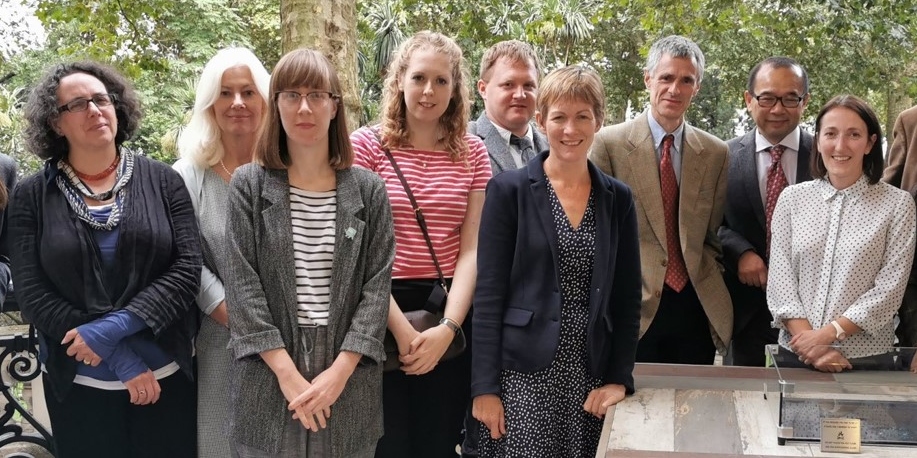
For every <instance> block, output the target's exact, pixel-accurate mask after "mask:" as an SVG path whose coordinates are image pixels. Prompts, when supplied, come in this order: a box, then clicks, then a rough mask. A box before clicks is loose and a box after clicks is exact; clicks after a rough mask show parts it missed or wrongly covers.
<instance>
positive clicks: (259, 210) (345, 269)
mask: <svg viewBox="0 0 917 458" xmlns="http://www.w3.org/2000/svg"><path fill="white" fill-rule="evenodd" d="M289 186H290V185H289V181H288V178H287V172H286V170H274V169H265V168H263V167H261V166H259V165H256V164H248V165H245V166H243V167H240V168H239V169H238V170H236V172H235V174H234V176H233V179H232V186H231V187H232V189H231V194H230V208H231V209H232V210H231V211H232V213H231V215H230V227H229V229H228V230H229V237H228V239H229V240H230V243H231V246H232V248H231V250H230V252H229V253H227V255H228V256H229V257H230V271H229V275H227V278H226V279H225V281H224V285H225V286H226V292H227V300H228V301H227V303H228V304H229V323H230V335H231V337H230V341H229V349H230V350H231V351H232V354H233V358H234V359H233V366H232V370H231V371H230V374H231V375H230V387H231V393H229V396H230V397H231V403H230V405H231V406H232V407H231V409H232V411H231V413H230V430H231V437H233V438H234V439H235V440H237V441H239V442H241V443H243V444H245V445H248V446H250V447H255V448H258V449H261V450H265V451H268V452H270V453H277V452H278V449H279V447H280V444H281V437H282V434H283V430H284V426H285V425H286V424H287V422H288V421H289V419H290V412H289V411H288V410H287V401H286V399H285V398H284V396H283V393H282V392H281V391H280V387H279V385H278V383H277V379H276V377H275V376H274V373H273V372H272V371H271V369H270V368H269V367H268V365H267V364H266V363H265V362H264V360H262V359H261V357H260V356H259V354H260V353H261V352H263V351H266V350H272V349H276V348H286V349H287V351H288V352H289V353H290V356H291V358H292V359H293V361H296V362H299V361H302V359H303V351H302V345H301V344H300V328H299V326H298V325H297V320H296V310H297V297H296V273H295V266H294V261H293V231H292V227H291V223H290V188H289ZM394 259H395V236H394V229H393V226H392V214H391V206H390V205H389V201H388V194H387V193H386V192H385V184H384V183H383V182H382V180H381V179H380V178H379V177H378V176H377V175H376V174H374V173H372V172H370V171H368V170H364V169H361V168H358V167H351V168H348V169H345V170H340V171H338V172H337V217H336V219H335V246H334V258H333V260H332V267H331V309H330V316H329V317H328V329H327V335H328V341H327V342H325V345H326V348H328V349H329V351H330V352H331V353H332V354H331V355H328V356H326V357H325V358H324V359H325V360H326V361H331V360H333V358H334V357H336V356H337V355H338V353H340V352H341V351H344V350H346V351H352V352H355V353H359V354H361V355H363V359H362V361H361V362H360V364H359V365H358V366H357V368H356V370H355V371H354V372H353V375H351V376H350V379H349V380H348V381H347V385H346V387H345V388H344V391H343V392H342V393H341V395H340V397H339V398H338V400H337V402H336V403H334V406H333V410H334V416H332V417H331V418H330V419H329V420H328V428H329V430H330V432H331V450H332V456H333V457H341V458H343V457H348V456H352V455H353V454H354V453H355V452H356V451H358V450H363V449H364V448H367V447H370V446H372V445H373V444H375V443H376V441H377V440H378V439H379V437H381V436H382V361H384V359H385V353H384V350H383V348H382V339H383V337H384V336H385V328H386V320H387V319H388V304H389V295H390V293H391V278H392V262H393V261H394Z"/></svg>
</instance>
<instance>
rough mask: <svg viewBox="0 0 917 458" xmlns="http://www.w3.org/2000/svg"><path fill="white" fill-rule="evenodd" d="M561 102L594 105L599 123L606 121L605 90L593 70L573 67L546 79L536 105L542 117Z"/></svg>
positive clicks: (550, 75)
mask: <svg viewBox="0 0 917 458" xmlns="http://www.w3.org/2000/svg"><path fill="white" fill-rule="evenodd" d="M561 100H578V101H582V102H586V103H588V104H590V105H592V112H593V114H594V115H595V117H596V121H597V123H598V124H602V123H603V122H604V121H605V89H604V88H603V87H602V79H601V78H599V74H598V73H596V72H595V70H593V69H591V68H588V67H585V66H582V65H571V66H569V67H564V68H559V69H557V70H554V71H553V72H551V73H548V76H546V77H544V80H543V81H542V83H541V87H539V88H538V101H537V102H536V103H535V106H536V108H537V109H538V112H539V113H541V116H547V115H548V110H549V109H550V108H551V106H552V105H554V104H555V103H557V102H559V101H561Z"/></svg>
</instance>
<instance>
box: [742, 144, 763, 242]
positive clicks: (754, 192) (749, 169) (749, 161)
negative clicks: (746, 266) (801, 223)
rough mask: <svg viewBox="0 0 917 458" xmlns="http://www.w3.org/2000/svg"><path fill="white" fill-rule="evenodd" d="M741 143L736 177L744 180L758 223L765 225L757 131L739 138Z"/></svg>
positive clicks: (743, 183)
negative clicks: (759, 181)
mask: <svg viewBox="0 0 917 458" xmlns="http://www.w3.org/2000/svg"><path fill="white" fill-rule="evenodd" d="M739 145H740V146H739V148H740V149H739V158H738V160H739V164H738V166H739V176H738V177H736V178H737V179H740V180H742V186H743V187H744V188H745V197H746V198H747V199H748V203H749V205H751V208H752V210H753V211H754V212H755V217H756V218H757V220H758V224H759V225H760V226H761V227H765V224H766V221H765V216H764V204H762V203H761V199H763V197H764V196H762V195H761V188H760V187H759V186H758V157H757V154H758V153H757V152H755V146H756V144H755V131H754V130H752V131H751V132H749V133H747V134H745V136H744V137H742V139H741V140H739Z"/></svg>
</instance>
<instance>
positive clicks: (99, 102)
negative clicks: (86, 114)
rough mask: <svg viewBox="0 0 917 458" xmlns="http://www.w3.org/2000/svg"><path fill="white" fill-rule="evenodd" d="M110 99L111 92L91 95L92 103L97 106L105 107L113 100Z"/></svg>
mask: <svg viewBox="0 0 917 458" xmlns="http://www.w3.org/2000/svg"><path fill="white" fill-rule="evenodd" d="M112 99H113V97H112V96H111V94H96V95H94V96H92V103H94V104H96V106H97V107H107V106H109V105H111V104H112V103H113V102H114V101H113V100H112Z"/></svg>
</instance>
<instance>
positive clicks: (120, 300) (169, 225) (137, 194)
mask: <svg viewBox="0 0 917 458" xmlns="http://www.w3.org/2000/svg"><path fill="white" fill-rule="evenodd" d="M57 173H59V171H58V169H57V167H56V165H54V164H53V163H52V162H49V163H47V164H46V165H45V168H44V170H43V171H41V172H39V173H36V174H34V175H32V176H30V177H28V178H26V179H25V180H23V181H22V182H21V183H20V184H19V186H17V188H16V190H15V192H14V193H13V197H12V200H11V202H10V207H9V232H10V233H9V237H10V255H11V256H10V257H11V260H12V267H13V283H14V285H15V288H16V298H17V299H18V301H19V307H20V309H21V310H22V313H23V315H24V316H25V318H27V319H28V320H29V321H30V322H31V323H33V324H34V325H35V327H36V328H37V329H38V331H39V332H40V333H41V334H42V335H43V337H44V339H45V343H46V345H47V350H48V355H47V362H46V363H45V367H46V369H47V371H48V373H47V376H48V379H49V381H50V382H51V388H52V391H53V392H54V394H55V396H56V397H57V399H59V400H63V399H64V398H65V397H66V395H67V393H68V392H69V390H70V387H71V385H72V383H73V378H74V376H75V375H76V368H77V364H78V362H77V361H76V360H74V359H73V358H72V357H69V356H67V354H66V350H67V346H65V345H61V344H60V341H61V340H62V339H63V338H64V334H65V333H66V332H67V331H69V330H71V329H73V328H75V327H77V326H80V325H82V324H85V323H88V322H90V321H93V320H95V319H97V318H99V317H101V316H103V315H105V314H106V313H108V312H111V311H113V310H118V309H122V308H126V309H128V310H130V311H131V312H133V313H135V314H136V315H137V316H139V317H140V318H141V319H143V321H144V322H145V323H146V325H147V326H148V329H146V330H144V331H141V333H140V335H141V336H142V337H145V338H148V339H150V340H153V341H155V342H156V343H157V344H158V345H159V346H160V348H162V349H163V350H164V351H165V352H166V353H168V354H169V355H170V356H172V357H173V358H175V361H176V362H177V363H178V364H179V366H181V368H182V371H183V372H184V373H185V374H186V375H187V376H188V377H189V379H190V378H193V370H192V360H191V355H192V337H193V335H194V332H195V329H196V320H197V317H196V313H195V311H196V310H197V309H196V308H194V307H193V304H194V298H195V295H196V294H197V292H198V289H199V287H200V279H201V262H202V261H201V247H200V235H199V232H198V228H197V219H196V218H195V215H194V210H193V208H192V205H191V198H190V196H189V195H188V191H187V190H186V189H185V185H184V182H183V181H182V179H181V177H180V176H179V175H178V173H176V172H175V171H174V170H172V169H171V168H169V167H168V166H166V165H165V164H162V163H160V162H156V161H153V160H151V159H148V158H145V157H142V156H135V159H134V172H133V176H132V177H131V180H130V183H128V185H127V192H126V197H125V201H124V204H123V206H122V216H121V221H120V223H119V231H120V233H119V236H118V245H117V251H116V254H115V265H114V266H113V268H111V269H103V268H102V266H101V261H100V256H99V250H98V247H97V246H96V243H95V241H94V239H93V236H92V230H91V228H90V227H89V226H88V225H87V224H86V223H84V222H83V221H81V220H80V219H79V218H77V216H76V214H75V213H74V212H73V211H72V210H71V209H70V207H69V205H68V204H67V201H66V197H65V196H64V195H63V193H62V192H61V191H60V189H59V188H58V187H57V184H56V183H55V182H54V177H55V176H56V175H57Z"/></svg>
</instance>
